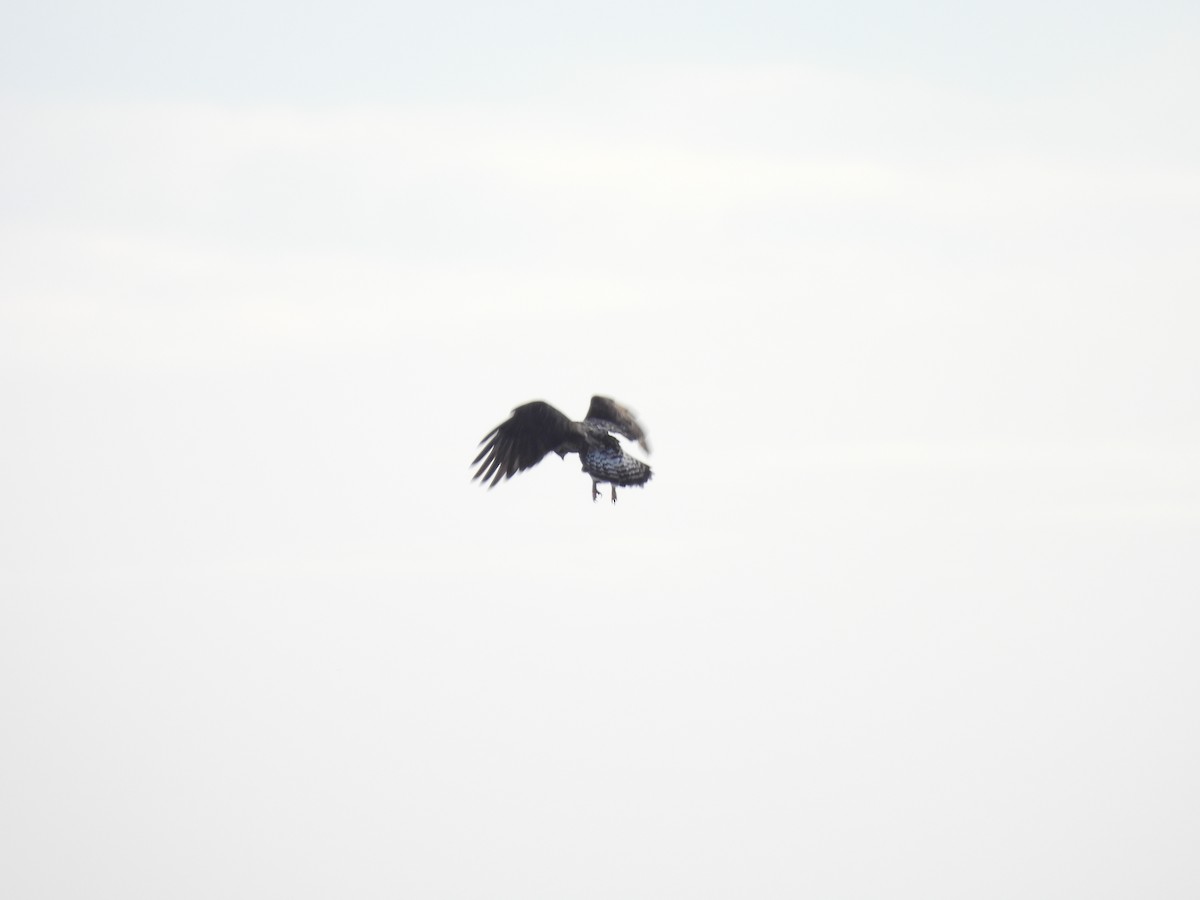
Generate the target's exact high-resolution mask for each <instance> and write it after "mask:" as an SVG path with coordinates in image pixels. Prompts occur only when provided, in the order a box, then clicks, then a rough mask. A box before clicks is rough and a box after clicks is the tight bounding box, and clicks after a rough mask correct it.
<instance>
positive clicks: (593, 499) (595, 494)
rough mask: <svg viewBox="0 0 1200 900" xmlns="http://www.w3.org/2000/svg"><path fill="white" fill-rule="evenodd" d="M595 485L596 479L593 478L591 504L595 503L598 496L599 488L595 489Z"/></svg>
mask: <svg viewBox="0 0 1200 900" xmlns="http://www.w3.org/2000/svg"><path fill="white" fill-rule="evenodd" d="M596 484H597V482H596V479H595V478H593V479H592V502H593V503H595V502H596V498H597V497H599V496H600V490H599V488H597V487H596Z"/></svg>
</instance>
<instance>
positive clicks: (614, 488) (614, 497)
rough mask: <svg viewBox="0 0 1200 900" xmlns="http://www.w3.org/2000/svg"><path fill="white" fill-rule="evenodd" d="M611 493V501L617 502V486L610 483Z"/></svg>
mask: <svg viewBox="0 0 1200 900" xmlns="http://www.w3.org/2000/svg"><path fill="white" fill-rule="evenodd" d="M612 495H613V503H616V502H617V486H616V485H615V484H614V485H612Z"/></svg>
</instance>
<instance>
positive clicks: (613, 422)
mask: <svg viewBox="0 0 1200 900" xmlns="http://www.w3.org/2000/svg"><path fill="white" fill-rule="evenodd" d="M587 419H588V420H589V421H592V422H594V423H596V424H597V425H600V426H601V427H605V428H608V429H609V430H610V431H615V432H616V433H617V434H619V435H621V436H622V437H626V438H629V440H631V441H637V442H638V443H639V444H641V446H642V449H643V450H645V451H646V452H647V453H649V452H650V444H649V443H647V441H646V431H645V429H644V428H642V426H641V423H640V422H638V420H637V418H636V417H635V416H634V415H633V413H632V412H630V411H629V410H628V409H627V408H626V407H624V406H622V405H621V404H620V403H618V402H617V401H616V400H612V399H610V398H608V397H593V398H592V405H591V406H589V407H588V413H587Z"/></svg>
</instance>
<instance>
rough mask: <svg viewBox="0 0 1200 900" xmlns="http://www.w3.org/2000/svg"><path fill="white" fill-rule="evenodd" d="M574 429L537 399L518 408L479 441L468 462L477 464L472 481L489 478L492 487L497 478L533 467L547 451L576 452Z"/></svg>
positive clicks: (498, 479)
mask: <svg viewBox="0 0 1200 900" xmlns="http://www.w3.org/2000/svg"><path fill="white" fill-rule="evenodd" d="M578 427H579V426H577V425H576V424H575V423H574V422H572V421H571V420H570V419H568V418H567V417H566V416H564V415H563V414H562V413H560V412H559V411H558V410H557V409H555V408H554V407H553V406H551V405H550V404H549V403H544V402H543V401H541V400H535V401H533V402H532V403H526V404H525V405H524V406H518V407H517V408H516V409H514V410H513V414H512V417H511V418H509V420H508V421H507V422H504V423H503V424H501V425H497V426H496V427H495V428H493V429H492V430H491V432H489V433H488V434H487V435H486V436H485V437H484V439H483V440H482V441H480V442H479V443H480V444H482V445H483V449H482V450H480V451H479V455H478V456H476V457H475V462H473V463H471V465H476V464H479V470H478V471H477V472H476V473H475V476H474V478H482V479H483V481H482V482H481V484H482V483H486V482H487V480H488V479H489V478H490V479H491V481H492V483H491V484H489V485H488V487H489V488H493V487H495V486H496V485H497V484H498V483H499V481H500V479H501V478H512V477H513V475H515V474H516V473H517V472H521V471H523V470H525V469H528V468H529V467H530V466H533V465H536V464H537V463H539V462H540V461H541V459H542V457H543V456H545V455H546V454H547V453H549V452H550V451H551V450H558V449H560V448H564V449H565V448H567V447H569V448H571V449H577V447H576V444H577V441H578ZM480 460H482V461H483V462H482V463H481V464H480ZM472 480H474V479H472Z"/></svg>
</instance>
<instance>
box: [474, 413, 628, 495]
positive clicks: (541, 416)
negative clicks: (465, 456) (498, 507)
mask: <svg viewBox="0 0 1200 900" xmlns="http://www.w3.org/2000/svg"><path fill="white" fill-rule="evenodd" d="M618 434H619V435H621V436H622V437H625V438H628V439H629V440H631V441H637V442H638V443H639V444H640V445H641V447H642V449H643V450H645V451H646V452H647V453H648V452H650V445H649V444H647V443H646V432H645V431H644V430H643V428H642V426H641V425H640V424H639V423H638V420H637V419H636V418H634V416H633V413H631V412H630V411H629V410H628V409H626V408H625V407H624V406H622V405H621V404H619V403H617V402H616V401H615V400H610V399H609V398H608V397H593V398H592V405H591V406H589V407H588V412H587V416H585V417H584V419H583V421H582V422H572V421H571V420H570V419H569V418H567V417H566V416H565V415H563V414H562V413H560V412H559V411H558V410H557V409H555V408H554V407H553V406H551V405H550V404H549V403H546V402H544V401H542V400H534V401H533V402H532V403H526V404H524V405H523V406H518V407H517V408H516V409H514V410H513V413H512V416H511V417H510V418H509V419H508V421H507V422H504V423H502V424H500V425H497V426H496V427H495V428H493V429H492V430H491V431H490V432H488V434H487V435H486V436H485V437H484V439H483V440H482V441H480V442H479V443H480V444H481V445H482V446H483V449H482V450H480V451H479V455H478V456H476V457H475V461H474V462H473V463H471V465H473V466H474V465H478V466H479V470H478V471H477V472H476V473H475V476H474V478H472V481H473V480H475V479H476V478H481V479H483V480H482V481H481V482H480V484H486V483H487V482H488V480H489V479H490V480H491V484H488V488H489V489H490V488H494V487H495V486H496V485H497V484H498V483H499V482H500V479H501V478H512V477H513V475H515V474H516V473H517V472H521V471H523V470H525V469H528V468H530V467H531V466H534V465H536V464H537V463H539V462H541V460H542V457H544V456H545V455H546V454H547V453H550V452H551V451H553V452H554V453H557V454H558V455H559V456H560V457H565V456H566V455H567V454H568V453H578V454H579V460H580V462H582V463H583V471H585V472H587V473H588V474H589V475H591V476H592V501H593V502H595V500H596V498H597V497H599V496H600V491H599V489H598V488H597V485H599V484H602V483H607V484H609V485H611V486H612V502H613V503H616V502H617V486H618V485H620V486H621V487H629V486H630V485H635V484H636V485H637V486H638V487H641V486H642V485H644V484H645V483H646V482H647V481H649V480H650V467H649V466H648V465H646V464H645V463H644V462H642V461H641V460H640V459H637V458H636V457H633V456H630V455H629V454H628V453H626V452H625V450H624V448H622V447H621V444H620V442H619V441H618V440H617V439H616V437H614V435H618Z"/></svg>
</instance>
